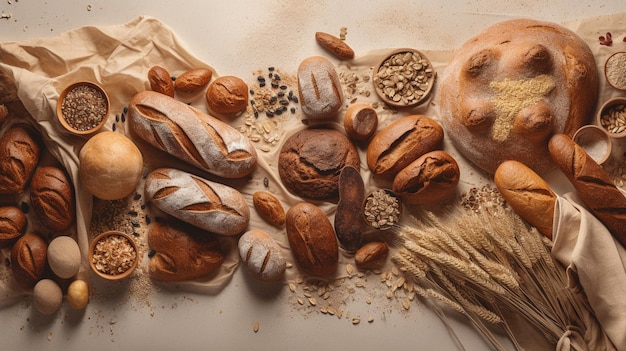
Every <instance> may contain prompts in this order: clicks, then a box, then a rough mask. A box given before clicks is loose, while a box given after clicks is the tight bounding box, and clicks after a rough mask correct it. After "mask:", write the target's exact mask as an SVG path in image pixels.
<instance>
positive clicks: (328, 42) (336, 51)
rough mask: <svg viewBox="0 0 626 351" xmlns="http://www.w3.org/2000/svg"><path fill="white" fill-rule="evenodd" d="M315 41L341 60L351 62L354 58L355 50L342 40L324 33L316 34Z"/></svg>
mask: <svg viewBox="0 0 626 351" xmlns="http://www.w3.org/2000/svg"><path fill="white" fill-rule="evenodd" d="M315 40H316V41H317V42H318V44H320V45H321V46H322V47H323V48H324V49H326V50H328V52H330V53H331V54H333V55H334V56H335V57H337V58H338V59H340V60H350V59H353V58H354V50H352V48H351V47H350V46H349V45H348V44H346V42H345V41H343V40H341V38H337V37H336V36H334V35H331V34H328V33H324V32H316V33H315Z"/></svg>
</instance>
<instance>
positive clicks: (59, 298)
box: [33, 279, 63, 315]
mask: <svg viewBox="0 0 626 351" xmlns="http://www.w3.org/2000/svg"><path fill="white" fill-rule="evenodd" d="M62 302H63V292H62V291H61V287H60V286H59V284H57V283H56V282H55V281H54V280H52V279H42V280H40V281H38V282H37V284H36V285H35V287H34V288H33V305H35V308H36V309H37V311H39V313H41V314H46V315H49V314H53V313H55V312H56V311H58V310H59V308H60V307H61V303H62Z"/></svg>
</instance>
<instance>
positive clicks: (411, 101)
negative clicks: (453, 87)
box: [372, 48, 437, 108]
mask: <svg viewBox="0 0 626 351" xmlns="http://www.w3.org/2000/svg"><path fill="white" fill-rule="evenodd" d="M372 75H373V77H372V81H373V83H374V89H375V90H376V94H378V96H379V97H380V98H381V99H382V100H383V101H384V102H385V103H386V104H387V105H390V106H393V107H398V108H403V107H413V106H417V105H420V104H422V103H423V102H425V101H426V100H427V99H428V97H429V96H430V93H431V92H432V90H433V85H434V84H435V77H436V75H437V73H436V72H435V69H434V68H433V66H432V64H431V63H430V61H429V60H428V58H426V56H425V55H424V54H422V53H421V52H419V51H418V50H415V49H409V48H402V49H396V50H394V51H392V52H391V53H390V54H389V55H387V56H386V57H385V58H383V59H382V60H381V61H380V62H379V63H378V64H377V65H376V66H375V67H374V70H373V72H372Z"/></svg>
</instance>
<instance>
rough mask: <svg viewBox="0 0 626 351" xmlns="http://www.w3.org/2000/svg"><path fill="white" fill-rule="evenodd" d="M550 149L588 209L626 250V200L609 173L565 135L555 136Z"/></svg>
mask: <svg viewBox="0 0 626 351" xmlns="http://www.w3.org/2000/svg"><path fill="white" fill-rule="evenodd" d="M548 148H549V150H550V156H552V159H553V160H554V162H555V163H556V164H557V166H558V167H559V168H560V169H561V171H563V173H565V175H566V176H567V178H568V179H569V180H570V182H571V183H572V185H573V186H574V188H575V189H576V191H577V192H578V195H579V196H580V198H581V199H582V200H583V202H584V203H585V205H586V206H587V208H588V209H589V210H590V211H591V213H593V214H594V215H595V216H596V217H597V218H598V219H599V220H600V221H601V222H602V223H604V225H605V226H606V227H607V228H608V229H609V231H610V232H611V234H613V236H614V237H615V239H617V240H618V241H619V242H620V243H622V245H624V246H626V197H625V196H624V194H622V192H620V191H619V189H617V187H616V186H615V184H614V183H613V180H612V179H611V177H610V176H609V175H608V173H606V171H605V170H604V169H603V168H602V166H600V165H599V164H598V163H597V162H596V161H594V160H593V159H592V158H591V157H590V156H589V155H587V153H586V152H585V150H583V148H582V147H580V146H579V145H578V144H576V143H575V142H574V141H573V140H572V139H571V138H570V137H569V136H567V135H565V134H556V135H554V136H553V137H552V138H551V139H550V142H549V143H548Z"/></svg>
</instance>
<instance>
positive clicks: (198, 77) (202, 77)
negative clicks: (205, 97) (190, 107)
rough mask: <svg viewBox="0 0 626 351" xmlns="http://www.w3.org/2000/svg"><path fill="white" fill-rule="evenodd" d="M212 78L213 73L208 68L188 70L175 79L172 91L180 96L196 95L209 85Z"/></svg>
mask: <svg viewBox="0 0 626 351" xmlns="http://www.w3.org/2000/svg"><path fill="white" fill-rule="evenodd" d="M212 77H213V71H211V70H210V69H208V68H194V69H190V70H188V71H185V72H184V73H183V74H181V75H180V76H178V78H176V80H175V81H174V90H175V91H176V92H177V93H182V94H196V93H198V92H200V90H202V89H204V88H205V87H206V86H207V85H208V84H209V82H210V81H211V78H212Z"/></svg>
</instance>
